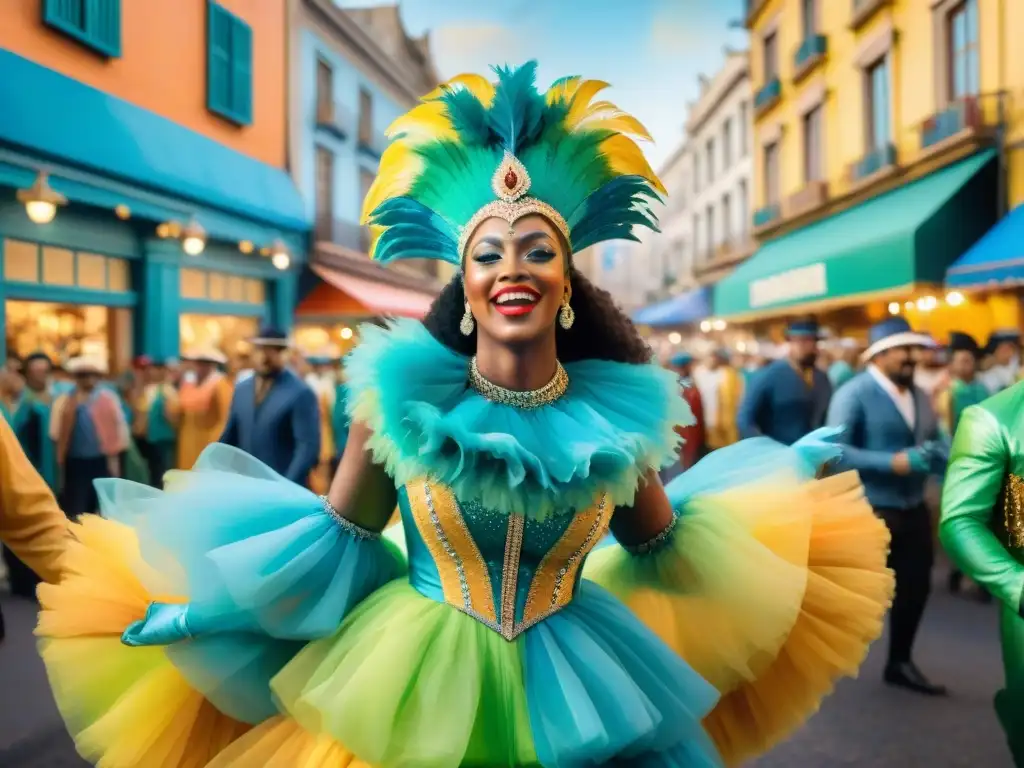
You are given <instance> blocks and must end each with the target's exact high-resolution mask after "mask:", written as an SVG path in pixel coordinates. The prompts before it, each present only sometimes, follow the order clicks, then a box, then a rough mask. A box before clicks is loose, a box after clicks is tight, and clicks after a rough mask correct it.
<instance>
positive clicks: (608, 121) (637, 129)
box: [580, 112, 653, 141]
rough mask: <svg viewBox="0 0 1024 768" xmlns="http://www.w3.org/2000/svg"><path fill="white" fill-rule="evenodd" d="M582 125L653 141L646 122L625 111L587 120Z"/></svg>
mask: <svg viewBox="0 0 1024 768" xmlns="http://www.w3.org/2000/svg"><path fill="white" fill-rule="evenodd" d="M580 127H582V128H586V129H587V130H594V131H617V132H618V133H625V134H629V135H630V136H636V137H638V138H641V139H644V140H645V141H653V139H652V138H651V134H650V133H648V132H647V129H646V128H645V127H644V124H643V123H641V122H640V121H639V120H637V119H636V118H635V117H633V116H632V115H627V114H626V113H625V112H620V113H619V114H617V115H609V116H607V117H597V118H594V119H591V120H587V121H585V122H584V123H583V124H582V125H581V126H580Z"/></svg>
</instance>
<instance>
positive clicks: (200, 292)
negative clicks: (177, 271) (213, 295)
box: [180, 269, 208, 299]
mask: <svg viewBox="0 0 1024 768" xmlns="http://www.w3.org/2000/svg"><path fill="white" fill-rule="evenodd" d="M206 274H207V273H206V272H204V271H203V270H201V269H183V270H181V277H180V281H181V286H180V288H181V291H180V293H181V298H183V299H205V298H206V297H207V295H208V291H207V287H206Z"/></svg>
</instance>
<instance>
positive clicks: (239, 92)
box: [231, 19, 252, 125]
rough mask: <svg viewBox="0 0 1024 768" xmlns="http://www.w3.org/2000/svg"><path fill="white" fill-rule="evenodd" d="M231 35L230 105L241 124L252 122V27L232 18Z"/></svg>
mask: <svg viewBox="0 0 1024 768" xmlns="http://www.w3.org/2000/svg"><path fill="white" fill-rule="evenodd" d="M233 21H234V25H233V29H232V36H231V43H232V49H231V63H232V65H233V66H232V76H233V79H232V81H231V106H232V107H233V110H234V113H235V117H236V119H237V120H238V122H240V123H242V124H243V125H249V124H250V123H252V28H251V27H250V26H249V25H248V24H246V23H245V22H243V21H242V20H241V19H233Z"/></svg>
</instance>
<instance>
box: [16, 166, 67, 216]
mask: <svg viewBox="0 0 1024 768" xmlns="http://www.w3.org/2000/svg"><path fill="white" fill-rule="evenodd" d="M18 201H19V202H22V203H24V204H25V213H27V214H28V217H29V219H31V220H32V221H33V222H35V223H36V224H49V223H50V222H51V221H53V217H54V216H56V215H57V206H58V205H66V204H67V202H68V199H67V198H66V197H64V195H62V194H61V193H60V192H57V191H56V190H54V189H53V188H52V187H51V186H50V182H49V180H48V178H47V173H46V171H40V172H39V175H38V176H36V180H35V181H34V182H33V183H32V186H31V187H29V188H28V189H19V190H18Z"/></svg>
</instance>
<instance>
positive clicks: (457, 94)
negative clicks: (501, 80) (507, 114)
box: [440, 88, 492, 144]
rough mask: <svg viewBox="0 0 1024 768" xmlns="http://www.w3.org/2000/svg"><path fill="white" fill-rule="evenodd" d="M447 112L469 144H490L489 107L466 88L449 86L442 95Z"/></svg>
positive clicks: (454, 126)
mask: <svg viewBox="0 0 1024 768" xmlns="http://www.w3.org/2000/svg"><path fill="white" fill-rule="evenodd" d="M440 101H441V102H443V103H444V106H445V113H446V114H447V115H448V119H449V120H450V121H451V124H452V128H454V129H455V132H456V133H458V134H459V138H460V139H461V140H462V141H464V142H466V143H467V144H490V143H491V141H492V139H491V129H490V125H489V123H488V120H487V107H485V106H484V105H483V104H481V103H480V100H479V99H477V97H476V96H474V95H473V93H472V92H471V91H470V90H468V89H466V88H460V89H456V88H448V89H446V90H445V92H444V93H443V94H441V96H440Z"/></svg>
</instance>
